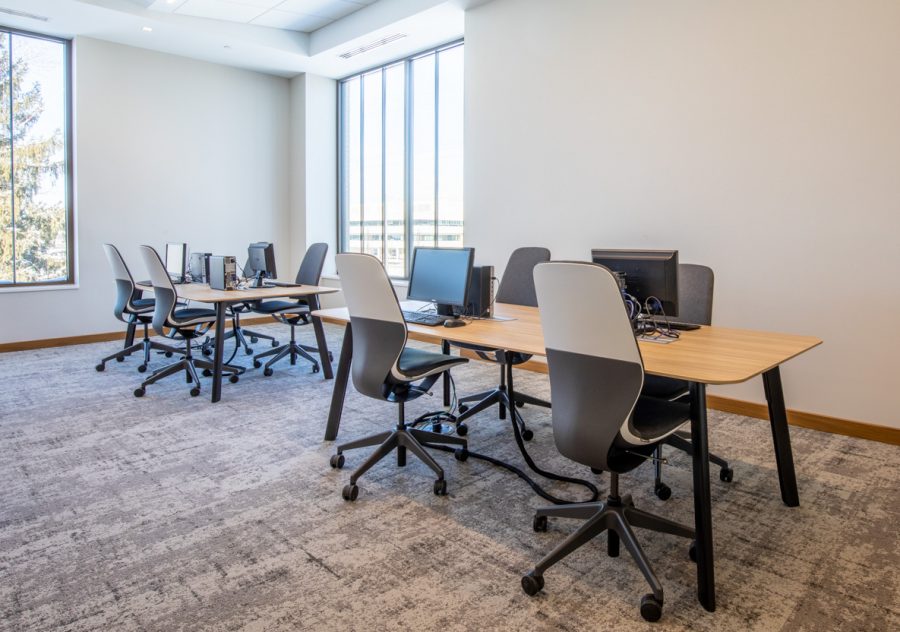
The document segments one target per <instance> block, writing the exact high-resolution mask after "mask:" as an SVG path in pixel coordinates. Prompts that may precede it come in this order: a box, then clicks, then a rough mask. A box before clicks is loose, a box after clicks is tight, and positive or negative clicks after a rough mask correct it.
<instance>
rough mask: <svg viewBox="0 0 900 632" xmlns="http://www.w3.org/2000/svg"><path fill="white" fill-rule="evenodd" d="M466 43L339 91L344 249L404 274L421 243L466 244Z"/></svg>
mask: <svg viewBox="0 0 900 632" xmlns="http://www.w3.org/2000/svg"><path fill="white" fill-rule="evenodd" d="M463 51H464V48H463V45H462V42H457V43H454V44H450V45H447V46H444V47H441V48H437V49H434V50H430V51H427V52H424V53H421V54H418V55H414V56H412V57H410V58H407V59H403V60H399V61H397V62H394V63H391V64H387V65H385V66H382V67H380V68H376V69H373V70H370V71H366V72H364V73H361V74H358V75H354V76H351V77H347V78H345V79H343V80H341V81H340V82H339V84H338V90H339V109H340V124H339V148H338V156H339V206H340V231H341V234H340V245H341V251H342V252H364V253H369V254H372V255H375V256H376V257H378V258H379V259H381V260H382V261H383V262H384V265H385V268H386V269H387V271H388V274H390V275H391V276H392V277H395V278H406V277H407V276H408V274H409V264H410V260H411V255H412V249H413V248H414V247H416V246H428V247H459V246H462V244H463V199H462V194H463V64H464V57H463Z"/></svg>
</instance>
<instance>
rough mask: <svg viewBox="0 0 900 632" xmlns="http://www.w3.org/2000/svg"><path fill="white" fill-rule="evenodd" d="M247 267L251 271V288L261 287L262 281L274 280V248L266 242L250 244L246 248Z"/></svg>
mask: <svg viewBox="0 0 900 632" xmlns="http://www.w3.org/2000/svg"><path fill="white" fill-rule="evenodd" d="M247 267H248V268H250V270H252V271H253V276H254V279H253V287H262V283H263V279H274V278H275V277H276V276H278V273H277V272H276V271H275V246H273V245H272V244H271V243H270V242H268V241H258V242H256V243H254V244H250V246H249V247H248V248H247ZM245 274H246V272H245ZM247 276H249V275H247Z"/></svg>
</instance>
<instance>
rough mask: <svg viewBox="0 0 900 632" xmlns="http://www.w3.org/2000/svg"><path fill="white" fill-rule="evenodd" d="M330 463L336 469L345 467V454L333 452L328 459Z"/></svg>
mask: <svg viewBox="0 0 900 632" xmlns="http://www.w3.org/2000/svg"><path fill="white" fill-rule="evenodd" d="M328 463H329V465H331V467H333V468H334V469H336V470H339V469H341V468H342V467H344V455H343V454H332V455H331V459H330V460H329V461H328Z"/></svg>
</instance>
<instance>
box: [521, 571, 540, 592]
mask: <svg viewBox="0 0 900 632" xmlns="http://www.w3.org/2000/svg"><path fill="white" fill-rule="evenodd" d="M543 587H544V576H543V575H536V574H535V572H534V571H531V572H529V573H526V574H525V575H522V590H524V591H525V594H526V595H528V596H529V597H534V596H535V595H536V594H538V593H539V592H541V589H543Z"/></svg>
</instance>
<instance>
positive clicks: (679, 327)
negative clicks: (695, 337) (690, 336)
mask: <svg viewBox="0 0 900 632" xmlns="http://www.w3.org/2000/svg"><path fill="white" fill-rule="evenodd" d="M669 329H674V330H675V331H694V330H695V329H700V325H695V324H693V323H675V322H672V321H671V320H670V321H669Z"/></svg>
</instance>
